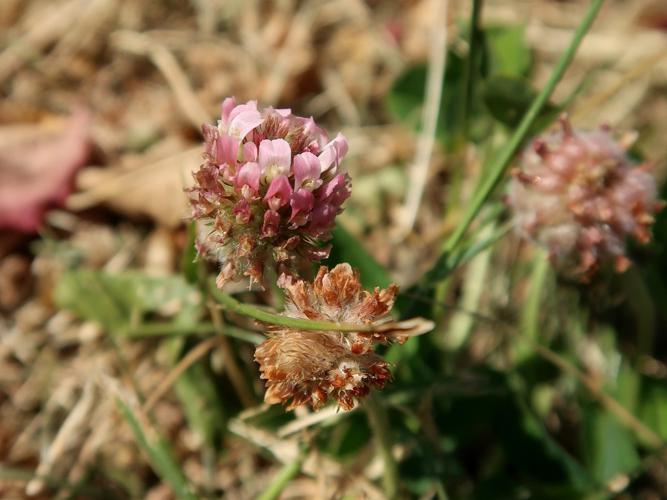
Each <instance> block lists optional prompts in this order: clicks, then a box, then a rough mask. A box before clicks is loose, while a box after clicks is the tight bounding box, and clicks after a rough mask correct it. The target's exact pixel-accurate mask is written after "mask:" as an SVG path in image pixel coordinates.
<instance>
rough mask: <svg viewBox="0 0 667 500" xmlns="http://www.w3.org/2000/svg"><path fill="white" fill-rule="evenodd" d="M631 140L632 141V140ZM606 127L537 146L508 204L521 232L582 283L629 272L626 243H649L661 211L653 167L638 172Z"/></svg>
mask: <svg viewBox="0 0 667 500" xmlns="http://www.w3.org/2000/svg"><path fill="white" fill-rule="evenodd" d="M629 137H630V136H628V138H629ZM631 142H632V141H629V140H626V141H623V140H622V141H621V142H618V141H616V140H614V138H613V136H612V134H611V133H610V131H609V129H608V128H607V127H601V128H600V129H598V130H593V131H581V130H573V129H572V128H571V125H570V123H569V121H568V120H567V117H563V118H561V129H560V130H559V131H557V132H554V133H550V134H547V135H545V136H543V137H541V138H538V139H535V140H534V142H533V144H532V146H530V147H528V148H527V149H526V150H525V151H524V152H523V153H522V155H521V158H520V164H519V168H517V169H515V170H514V171H513V174H514V179H513V180H512V182H511V183H510V186H509V192H508V196H507V201H508V203H509V205H510V206H511V208H512V209H513V211H514V216H515V221H516V225H517V229H518V231H520V233H521V234H522V235H523V236H525V237H528V238H530V239H532V240H534V241H537V242H538V243H540V244H542V245H544V246H545V247H546V248H547V249H548V250H549V253H550V256H551V258H552V260H553V261H554V262H555V263H556V264H557V266H558V267H559V269H560V270H561V272H563V273H564V274H566V275H570V276H572V277H577V278H579V279H583V280H584V281H585V280H587V279H588V278H590V276H591V275H592V274H593V273H594V272H595V271H596V270H597V269H598V268H599V267H600V266H601V265H605V264H607V263H611V264H613V265H614V266H615V268H616V270H617V271H618V272H622V271H624V270H625V269H627V267H628V266H629V265H630V260H629V259H628V257H627V256H626V247H625V240H626V239H627V238H629V237H632V238H634V239H636V240H637V241H639V242H640V243H647V242H648V241H649V240H650V239H651V232H650V226H651V224H652V222H653V216H654V214H655V213H656V212H657V211H658V210H659V209H660V208H661V207H662V203H661V202H659V201H658V200H657V189H656V182H655V179H654V177H653V175H652V174H651V172H650V171H649V166H648V165H647V164H644V165H635V164H633V162H632V161H631V159H630V158H629V157H628V155H627V153H626V148H627V147H628V146H629V143H631Z"/></svg>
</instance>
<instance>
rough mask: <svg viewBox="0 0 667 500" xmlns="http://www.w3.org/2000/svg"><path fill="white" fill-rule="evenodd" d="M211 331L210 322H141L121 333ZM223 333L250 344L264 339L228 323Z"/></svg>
mask: <svg viewBox="0 0 667 500" xmlns="http://www.w3.org/2000/svg"><path fill="white" fill-rule="evenodd" d="M211 333H216V328H215V325H214V324H213V323H211V322H205V323H193V324H189V325H184V324H180V323H142V324H139V325H137V326H131V327H129V328H128V329H127V330H124V331H123V332H122V334H123V335H125V336H127V337H129V338H148V337H181V336H186V335H197V334H211ZM224 334H225V335H227V336H228V337H233V338H235V339H239V340H243V341H245V342H250V343H252V344H259V343H260V342H262V341H263V340H264V337H263V336H262V335H260V334H259V333H255V332H251V331H248V330H244V329H242V328H237V327H234V326H229V325H225V331H224Z"/></svg>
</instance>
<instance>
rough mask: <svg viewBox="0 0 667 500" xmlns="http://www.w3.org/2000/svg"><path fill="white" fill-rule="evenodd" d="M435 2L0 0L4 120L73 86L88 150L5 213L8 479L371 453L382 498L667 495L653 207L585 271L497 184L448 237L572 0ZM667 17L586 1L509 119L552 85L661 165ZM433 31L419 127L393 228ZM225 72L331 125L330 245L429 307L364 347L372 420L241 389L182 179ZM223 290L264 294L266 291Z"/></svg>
mask: <svg viewBox="0 0 667 500" xmlns="http://www.w3.org/2000/svg"><path fill="white" fill-rule="evenodd" d="M473 4H474V5H477V7H479V8H480V11H479V14H480V16H479V19H478V20H477V22H471V16H472V12H471V8H472V5H473ZM443 5H444V4H443V3H441V2H438V1H436V0H433V1H432V0H410V1H401V2H374V1H367V2H362V1H359V0H335V1H331V2H321V1H317V0H303V1H298V2H297V1H276V2H263V1H252V2H234V1H215V0H193V1H191V2H170V1H166V0H165V1H160V2H149V1H145V2H144V1H139V2H126V1H122V0H92V1H90V2H78V1H73V0H63V1H58V2H51V1H40V0H33V1H30V2H23V1H20V0H19V1H13V0H5V2H4V3H3V4H2V5H1V6H0V26H2V35H0V89H1V90H2V93H3V100H2V103H1V104H0V137H3V135H4V137H7V138H10V137H13V136H12V133H18V132H17V131H19V132H20V130H19V129H20V128H21V127H23V129H22V130H25V132H24V134H26V135H27V136H28V137H29V138H30V140H33V141H35V143H36V144H37V145H38V146H40V142H39V137H40V136H41V135H42V134H45V133H46V132H44V129H43V128H40V127H43V126H44V125H43V124H44V123H45V122H46V123H51V124H53V123H55V124H56V129H57V127H58V126H60V127H61V128H65V127H67V126H70V125H68V122H66V121H65V119H64V118H63V117H64V116H67V114H69V113H70V112H72V111H73V110H74V109H75V108H77V107H78V108H80V109H84V110H85V113H87V114H88V115H89V116H90V125H89V126H88V129H86V130H87V131H86V141H88V142H89V143H90V151H89V152H88V155H87V157H86V161H85V162H83V164H84V165H85V168H83V169H79V167H80V166H79V167H76V168H77V169H79V170H78V173H77V175H76V187H75V189H74V190H73V191H72V192H71V193H70V194H69V196H68V197H67V199H66V201H65V205H64V207H63V206H62V205H61V206H56V207H51V209H50V210H49V211H47V212H46V213H45V214H44V219H43V221H42V223H41V224H40V225H39V229H38V232H37V233H36V234H25V233H20V232H17V231H14V230H5V231H4V232H3V236H2V243H1V244H0V252H1V253H0V256H2V265H1V266H0V298H1V304H0V305H1V308H2V322H1V323H0V363H1V367H0V373H1V374H0V381H1V384H0V462H1V465H0V492H2V495H3V497H5V498H20V497H24V496H30V497H31V498H151V499H160V498H172V497H177V498H222V497H224V498H260V497H261V498H277V497H278V496H280V495H282V496H281V498H384V497H386V491H387V490H386V489H385V492H383V489H382V486H381V484H382V479H381V478H382V477H383V476H384V477H385V480H386V478H387V476H388V475H393V476H395V477H394V478H393V479H394V481H395V482H396V483H397V488H398V489H397V492H396V496H397V497H401V498H403V497H405V498H474V499H487V498H494V499H500V498H539V499H548V498H554V499H555V498H582V499H584V498H585V499H596V498H642V499H658V498H665V497H667V468H666V461H667V455H666V454H665V445H664V443H665V440H667V385H666V380H667V364H666V363H667V338H666V337H665V333H666V332H667V313H666V311H667V309H666V307H665V305H666V304H667V253H666V252H667V250H666V246H665V245H666V244H667V212H663V213H662V214H660V215H659V216H658V218H657V221H656V223H655V225H654V239H653V241H652V242H651V244H650V245H648V246H646V247H632V249H631V257H632V260H633V262H634V266H633V267H632V268H631V269H630V270H628V271H627V272H626V273H624V274H621V275H612V274H608V273H602V274H601V275H600V276H598V277H596V278H595V279H594V280H593V281H591V282H590V283H587V284H582V283H576V282H572V281H568V280H565V279H563V278H561V277H559V276H557V275H556V274H555V273H554V272H553V270H552V269H551V268H550V267H549V265H548V263H547V261H546V260H545V256H544V254H543V252H542V251H541V250H540V249H538V248H535V247H533V246H531V245H529V244H526V243H524V242H521V241H519V239H518V238H517V237H516V236H514V235H513V233H511V231H509V229H510V227H509V217H508V214H507V213H506V211H505V208H504V205H503V203H502V196H503V188H502V187H501V188H500V189H498V190H497V192H496V193H495V195H494V196H493V197H492V198H491V200H490V201H489V202H488V203H486V204H485V206H484V208H483V210H482V212H481V214H480V217H478V218H477V220H476V221H475V223H474V224H473V225H472V227H471V230H470V231H469V232H468V233H467V234H466V237H465V239H464V242H463V243H464V244H463V245H462V246H461V248H460V249H458V253H456V254H452V253H445V252H443V250H444V245H445V241H446V239H447V237H448V236H449V235H450V234H451V233H452V230H453V228H454V227H456V225H457V223H458V222H459V221H460V220H461V217H462V215H463V213H464V211H465V209H466V206H467V203H469V201H470V198H471V195H472V194H473V193H474V190H475V188H476V186H477V185H478V182H479V181H480V180H483V179H484V176H485V175H486V174H488V165H489V164H490V163H492V162H493V160H494V159H495V158H496V157H497V156H498V154H499V151H500V150H501V148H502V147H503V145H504V144H506V143H507V141H508V140H509V138H510V136H511V134H512V132H513V131H514V130H515V128H516V127H517V125H518V124H519V122H520V120H521V119H522V117H523V116H524V114H525V113H526V111H527V110H528V108H529V106H530V105H531V103H532V102H533V100H534V98H535V96H536V95H537V93H538V92H539V91H540V90H541V88H542V87H543V85H544V83H545V81H546V79H547V77H548V75H549V74H550V71H551V70H552V68H553V66H554V64H555V61H556V59H557V58H558V57H559V56H560V54H561V53H562V52H563V51H564V50H565V48H566V46H567V44H568V43H569V40H570V37H571V34H572V32H573V30H574V29H575V28H576V26H577V23H578V22H579V20H580V19H581V17H582V16H583V13H584V10H585V8H586V7H587V5H588V2H557V1H550V0H531V1H528V0H525V1H524V0H517V1H509V0H506V1H503V0H495V1H494V0H487V1H485V2H483V3H482V2H462V1H458V2H457V1H450V2H447V4H446V8H443ZM482 7H483V8H482ZM666 19H667V10H666V9H665V7H664V5H663V4H662V2H660V1H653V2H651V1H644V0H633V1H626V2H621V1H612V0H609V1H608V2H606V6H605V7H604V8H603V9H602V11H601V13H600V15H599V18H598V20H597V22H596V24H595V26H594V27H593V29H592V30H591V32H590V34H589V36H588V38H586V39H585V41H584V43H583V45H582V47H581V50H580V51H579V54H578V56H577V59H576V60H575V62H574V63H573V65H572V66H571V67H570V69H569V71H568V72H567V73H566V76H565V77H564V78H563V80H562V82H561V84H560V85H559V87H558V89H557V91H556V92H555V94H554V95H553V96H552V97H551V99H550V101H549V102H548V104H547V105H546V106H544V108H543V109H542V111H541V113H540V114H539V117H538V119H537V120H536V121H535V123H534V124H533V126H532V127H531V131H530V134H531V135H532V134H535V133H538V132H540V131H542V130H545V129H547V128H548V127H550V126H552V124H553V122H554V120H555V119H556V118H557V116H558V115H559V114H560V113H561V112H563V111H567V112H569V113H570V115H571V116H572V118H573V121H574V122H575V125H577V126H596V125H597V124H598V123H601V122H608V123H610V124H611V125H612V126H613V127H614V128H615V129H618V130H619V131H625V130H630V129H636V130H638V131H639V132H640V139H639V141H638V143H637V145H636V148H635V150H633V154H635V155H636V157H637V158H638V159H644V158H647V159H652V160H654V162H655V168H654V171H655V173H656V176H657V177H658V178H659V179H660V180H662V179H664V177H665V175H664V172H665V170H664V167H665V162H664V160H665V159H666V158H667V150H665V144H664V134H665V133H666V132H667V130H665V125H664V124H665V123H667V121H666V117H667V100H666V99H665V89H666V88H667V66H666V63H665V61H666V58H667V38H665V35H664V28H665V25H666V23H665V20H666ZM443 30H444V33H443ZM434 33H439V34H440V35H441V36H443V40H445V43H446V48H445V51H446V54H445V56H444V57H445V59H444V60H445V61H446V64H445V70H444V75H442V85H441V86H440V87H441V88H440V91H439V93H440V95H441V100H440V105H439V107H438V109H439V113H438V117H437V122H436V124H435V129H434V137H435V146H434V150H433V153H432V155H430V157H429V159H428V162H427V164H426V166H427V168H428V176H427V180H428V182H427V183H426V185H425V186H424V188H423V193H421V194H422V197H421V203H420V206H419V212H418V216H417V218H416V221H415V223H414V224H413V225H412V227H408V228H407V231H406V230H405V229H406V228H405V227H403V226H402V225H403V223H402V218H401V213H402V210H404V208H405V207H404V200H405V198H406V196H407V191H408V190H409V189H410V186H411V185H413V184H414V183H415V182H417V181H416V178H415V173H414V172H415V169H416V165H415V161H413V157H415V155H416V154H417V150H418V149H419V147H420V146H419V141H418V137H419V134H422V133H424V130H425V127H423V126H422V124H423V117H422V111H423V107H424V106H425V105H426V106H428V104H429V103H428V96H427V91H426V90H425V89H426V88H427V86H428V85H427V83H428V79H429V74H430V71H433V66H434V56H433V54H434V52H435V50H434V48H433V44H434V43H435V41H436V40H438V37H436V36H434ZM473 47H474V48H473ZM471 48H473V49H471ZM231 94H234V95H236V96H237V98H238V99H254V98H258V99H260V100H261V101H262V102H263V103H265V104H275V105H277V106H284V107H292V108H293V109H294V111H295V112H298V113H299V114H313V115H314V116H315V118H316V119H317V120H318V122H319V121H321V122H323V123H324V124H325V125H326V126H327V128H328V130H329V131H330V132H333V131H335V130H337V129H338V128H342V130H343V132H344V133H345V134H346V135H347V137H348V138H349V139H350V142H351V152H350V159H349V162H348V165H347V168H348V169H349V171H350V174H351V176H352V178H353V186H354V187H353V195H352V199H351V200H350V201H349V202H348V205H347V209H346V211H345V213H344V214H343V215H342V216H341V217H340V218H339V225H338V227H337V228H336V230H335V234H334V239H333V242H332V243H333V251H332V254H331V256H330V258H329V259H328V261H327V265H334V264H336V263H339V262H349V263H350V264H352V265H353V266H354V267H356V268H358V269H359V270H360V272H361V277H362V281H363V282H364V284H365V286H367V287H368V288H372V287H374V286H387V285H388V284H389V283H391V282H398V283H399V284H400V285H401V295H400V297H399V301H398V303H397V306H396V314H397V315H398V316H401V317H405V318H408V317H411V316H414V315H421V316H424V317H426V318H430V319H433V320H434V321H435V322H436V324H437V327H436V329H435V330H434V331H433V332H431V333H429V334H427V335H424V336H422V337H418V338H413V339H410V341H409V342H407V343H406V344H405V345H402V346H391V347H387V348H385V349H384V351H383V353H382V354H383V355H384V356H385V357H386V358H387V359H388V360H389V361H390V362H391V363H392V365H393V368H392V371H393V374H394V380H393V382H392V383H391V384H390V385H389V386H388V387H387V388H386V390H384V391H383V392H382V393H381V394H379V395H378V397H377V398H375V399H374V401H375V404H379V405H380V406H381V407H382V408H384V409H385V410H386V418H387V421H386V422H380V424H381V425H379V426H378V425H377V422H375V423H374V422H372V421H369V419H368V418H367V415H366V413H365V412H364V411H363V408H357V409H355V410H354V411H352V412H339V411H337V410H336V408H335V407H327V408H325V409H324V410H322V411H321V412H319V413H315V414H313V413H311V412H310V411H308V410H305V409H300V410H298V411H295V412H290V413H286V412H285V411H284V410H283V409H282V408H279V407H269V406H266V405H263V404H262V403H261V401H262V394H263V388H262V384H261V381H260V380H259V377H258V372H257V366H256V365H255V364H254V362H253V361H252V355H253V346H254V345H255V344H257V343H259V342H261V340H262V339H263V330H262V327H261V325H258V324H255V323H254V322H252V321H250V320H249V319H247V318H243V317H241V316H238V315H235V314H228V313H225V314H222V313H221V312H220V310H219V309H217V308H216V307H215V306H214V305H213V303H212V299H211V297H209V295H208V292H207V288H206V280H207V276H209V275H210V274H211V273H212V272H213V267H212V266H209V265H208V264H206V263H204V262H200V261H197V260H196V259H195V254H194V245H193V241H194V235H193V232H194V231H193V228H192V227H189V224H188V223H187V222H185V221H184V214H185V213H186V205H185V197H184V195H183V194H182V188H183V186H184V185H185V184H187V183H188V182H190V181H189V172H190V171H191V170H192V169H194V168H196V167H197V165H198V162H199V157H200V153H201V152H200V149H201V147H200V145H199V141H200V137H199V135H198V127H199V124H200V123H201V122H204V121H212V120H213V117H214V116H215V115H216V114H217V112H218V106H219V102H220V101H221V99H222V98H223V97H224V96H226V95H231ZM51 126H52V125H51ZM21 137H23V139H20V140H18V142H15V143H10V140H9V139H7V143H10V146H12V147H15V146H13V145H12V144H18V149H7V150H6V151H10V152H12V154H15V156H16V158H19V159H21V158H22V156H21V154H24V153H25V152H26V151H28V150H29V149H30V148H32V147H34V146H31V144H32V143H31V142H30V141H27V139H25V136H21ZM21 141H23V142H21ZM7 147H8V146H6V145H5V144H4V143H2V140H0V176H8V177H7V178H8V179H9V178H10V177H11V175H15V171H11V170H9V168H10V167H6V166H3V165H4V164H3V163H2V162H3V161H5V160H4V157H5V156H6V155H5V156H3V153H4V151H5V150H3V148H7ZM14 151H18V153H14ZM48 151H50V154H48V155H47V157H48V158H51V160H50V161H49V162H47V163H48V165H47V166H46V167H44V168H45V170H44V171H45V172H46V171H47V169H56V168H60V166H59V163H58V161H56V160H57V158H58V155H57V154H56V153H55V152H54V151H55V150H48ZM26 154H27V153H26ZM26 157H27V156H26ZM40 168H41V167H40ZM63 168H64V169H66V168H69V167H67V166H63ZM3 169H4V170H3ZM7 172H9V174H8V173H7ZM10 174H11V175H10ZM41 175H44V176H46V177H48V174H40V176H41ZM0 178H3V179H4V178H5V177H0ZM3 182H4V181H3ZM8 182H9V181H8ZM662 191H663V196H662V197H663V199H664V198H667V186H666V187H665V188H663V190H662ZM2 196H5V195H4V194H3V195H2ZM12 203H17V202H16V201H12ZM231 292H232V293H235V294H237V298H239V299H242V300H244V301H246V302H249V303H257V304H261V305H269V306H273V307H276V308H278V309H280V305H281V300H282V298H281V296H280V294H279V293H278V291H277V290H268V291H267V292H262V293H259V292H249V291H247V290H246V289H245V286H239V287H238V288H236V289H233V290H231ZM383 448H384V449H385V451H386V450H387V449H388V450H389V451H390V452H391V454H392V455H393V456H394V457H395V462H396V464H397V465H396V466H397V469H396V470H394V471H392V470H391V468H390V465H389V464H390V461H387V460H386V458H385V459H384V460H383V459H382V453H381V450H382V449H383ZM390 479H391V478H390ZM385 487H386V484H385Z"/></svg>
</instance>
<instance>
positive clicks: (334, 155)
mask: <svg viewBox="0 0 667 500" xmlns="http://www.w3.org/2000/svg"><path fill="white" fill-rule="evenodd" d="M347 146H348V145H347V139H346V138H345V136H344V135H343V134H341V133H339V134H338V135H337V136H336V138H335V139H334V140H333V141H331V142H330V143H329V144H327V145H326V146H324V148H322V153H320V157H319V158H320V164H321V165H322V172H323V173H324V172H326V171H327V170H329V168H330V167H331V165H334V166H335V167H336V168H337V167H338V165H339V163H340V161H341V160H342V159H343V157H344V156H345V155H346V154H347V149H348V147H347Z"/></svg>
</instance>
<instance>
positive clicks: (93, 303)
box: [54, 269, 203, 330]
mask: <svg viewBox="0 0 667 500" xmlns="http://www.w3.org/2000/svg"><path fill="white" fill-rule="evenodd" d="M54 294H55V295H54V296H55V301H56V304H57V305H58V306H59V307H61V308H63V309H68V310H70V311H72V312H73V313H74V314H76V315H77V316H79V317H81V318H83V319H87V320H92V321H97V322H99V323H100V324H102V325H103V326H104V327H105V328H108V329H112V330H113V329H116V328H123V327H125V326H127V325H129V324H130V322H131V320H132V319H143V317H144V316H145V315H147V314H158V315H160V316H162V317H173V321H174V322H175V323H180V324H184V325H189V324H193V323H195V322H196V321H197V319H198V318H199V316H200V315H201V312H202V307H203V305H202V297H201V294H200V292H199V291H198V290H197V288H195V287H194V286H192V285H189V284H188V283H186V281H185V279H184V278H183V277H182V276H149V275H146V274H143V273H140V272H135V271H127V272H124V273H118V274H108V273H104V272H101V271H95V270H88V269H84V270H71V271H67V272H66V273H65V274H64V275H63V276H62V277H61V278H60V280H59V281H58V283H57V285H56V289H55V292H54Z"/></svg>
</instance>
